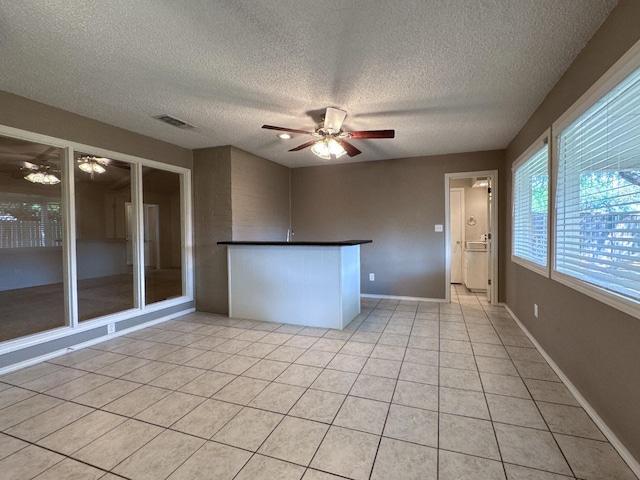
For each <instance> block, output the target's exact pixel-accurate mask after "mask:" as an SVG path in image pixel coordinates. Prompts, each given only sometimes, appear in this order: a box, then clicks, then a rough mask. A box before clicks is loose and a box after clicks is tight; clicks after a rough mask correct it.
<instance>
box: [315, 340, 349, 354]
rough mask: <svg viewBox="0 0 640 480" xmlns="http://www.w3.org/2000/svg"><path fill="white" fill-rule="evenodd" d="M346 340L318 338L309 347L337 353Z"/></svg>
mask: <svg viewBox="0 0 640 480" xmlns="http://www.w3.org/2000/svg"><path fill="white" fill-rule="evenodd" d="M345 343H346V342H345V341H344V340H336V339H331V338H326V337H325V338H320V339H319V340H318V341H317V342H315V343H314V344H313V345H312V346H311V347H310V348H311V349H312V350H322V351H324V352H331V353H337V352H339V351H340V349H341V348H342V347H344V344H345Z"/></svg>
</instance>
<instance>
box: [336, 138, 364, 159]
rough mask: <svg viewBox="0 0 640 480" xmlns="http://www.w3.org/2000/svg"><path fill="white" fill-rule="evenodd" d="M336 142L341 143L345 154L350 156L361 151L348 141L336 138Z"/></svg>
mask: <svg viewBox="0 0 640 480" xmlns="http://www.w3.org/2000/svg"><path fill="white" fill-rule="evenodd" d="M336 142H338V143H339V144H340V145H342V148H344V150H345V151H346V152H347V155H349V156H350V157H355V156H356V155H359V154H361V153H362V152H361V151H360V150H358V149H357V148H356V147H354V146H353V145H351V144H350V143H347V142H345V141H344V140H340V139H336Z"/></svg>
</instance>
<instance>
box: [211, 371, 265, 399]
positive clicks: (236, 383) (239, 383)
mask: <svg viewBox="0 0 640 480" xmlns="http://www.w3.org/2000/svg"><path fill="white" fill-rule="evenodd" d="M267 385H269V382H267V381H265V380H258V379H256V378H248V377H237V378H236V379H235V380H233V381H232V382H230V383H229V384H228V385H227V386H226V387H224V388H222V389H221V390H220V391H219V392H218V393H216V394H215V395H214V396H213V397H214V398H216V399H217V400H222V401H225V402H231V403H237V404H239V405H248V404H249V402H251V400H253V399H254V398H255V397H257V396H258V394H259V393H260V392H261V391H262V390H264V389H265V388H266V387H267Z"/></svg>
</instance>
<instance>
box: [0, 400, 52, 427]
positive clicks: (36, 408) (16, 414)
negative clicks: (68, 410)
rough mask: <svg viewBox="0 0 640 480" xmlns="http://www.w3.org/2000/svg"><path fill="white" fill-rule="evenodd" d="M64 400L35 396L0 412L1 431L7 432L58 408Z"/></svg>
mask: <svg viewBox="0 0 640 480" xmlns="http://www.w3.org/2000/svg"><path fill="white" fill-rule="evenodd" d="M61 403H62V400H59V399H57V398H53V397H49V396H47V395H40V394H38V395H34V396H32V397H29V398H26V399H24V400H22V401H20V402H17V403H14V404H13V405H11V406H9V407H6V408H3V409H2V410H1V411H0V430H6V429H7V428H9V427H13V426H14V425H17V424H18V423H20V422H24V421H25V420H28V419H29V418H31V417H35V416H36V415H39V414H40V413H42V412H46V411H47V410H49V409H51V408H53V407H56V406H58V405H60V404H61Z"/></svg>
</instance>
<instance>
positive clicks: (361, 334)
mask: <svg viewBox="0 0 640 480" xmlns="http://www.w3.org/2000/svg"><path fill="white" fill-rule="evenodd" d="M381 335H382V334H381V333H376V332H365V331H362V330H360V329H358V331H356V332H355V333H354V334H353V335H352V336H351V339H350V340H351V341H353V342H361V343H371V344H375V343H378V340H380V336H381Z"/></svg>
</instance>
